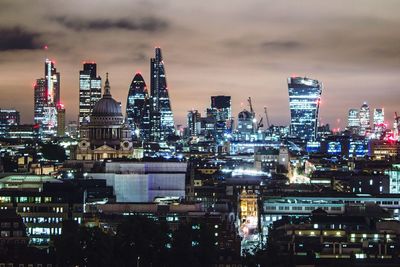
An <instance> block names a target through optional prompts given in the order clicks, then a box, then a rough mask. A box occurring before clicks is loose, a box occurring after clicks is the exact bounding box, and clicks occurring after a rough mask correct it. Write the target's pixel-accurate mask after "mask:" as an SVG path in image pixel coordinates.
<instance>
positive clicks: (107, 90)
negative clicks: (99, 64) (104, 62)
mask: <svg viewBox="0 0 400 267" xmlns="http://www.w3.org/2000/svg"><path fill="white" fill-rule="evenodd" d="M103 97H111V88H110V82H109V81H108V72H107V73H106V83H105V85H104V95H103Z"/></svg>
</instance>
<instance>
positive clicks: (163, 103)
mask: <svg viewBox="0 0 400 267" xmlns="http://www.w3.org/2000/svg"><path fill="white" fill-rule="evenodd" d="M150 75H151V76H150V82H151V83H150V95H151V112H150V121H151V123H150V124H151V139H152V141H155V142H159V141H166V139H167V137H168V136H170V135H173V134H174V132H175V126H174V116H173V114H172V110H171V102H170V100H169V94H168V86H167V79H166V77H165V68H164V61H163V58H162V54H161V48H159V47H157V48H156V50H155V57H154V58H151V59H150Z"/></svg>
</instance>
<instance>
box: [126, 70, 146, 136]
mask: <svg viewBox="0 0 400 267" xmlns="http://www.w3.org/2000/svg"><path fill="white" fill-rule="evenodd" d="M148 97H149V96H148V91H147V87H146V83H145V82H144V79H143V77H142V75H141V74H140V73H136V75H135V77H133V80H132V83H131V86H130V87H129V93H128V99H127V101H126V117H127V120H128V124H129V126H130V128H131V131H132V135H136V137H139V135H141V136H142V137H143V130H142V128H143V124H145V122H144V118H146V116H145V111H146V110H145V104H146V103H145V102H146V99H148ZM146 115H147V114H146Z"/></svg>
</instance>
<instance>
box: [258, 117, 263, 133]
mask: <svg viewBox="0 0 400 267" xmlns="http://www.w3.org/2000/svg"><path fill="white" fill-rule="evenodd" d="M263 126H264V124H263V117H260V120H259V121H258V123H257V132H258V130H259V129H260V128H261V127H263Z"/></svg>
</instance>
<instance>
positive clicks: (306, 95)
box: [288, 77, 322, 141]
mask: <svg viewBox="0 0 400 267" xmlns="http://www.w3.org/2000/svg"><path fill="white" fill-rule="evenodd" d="M288 88H289V106H290V116H291V122H290V134H291V135H292V136H293V137H296V138H299V139H302V140H304V141H313V140H315V138H316V135H317V126H318V110H319V103H320V99H321V93H322V83H320V82H319V81H318V80H313V79H309V78H305V77H304V78H303V77H291V78H288Z"/></svg>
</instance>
